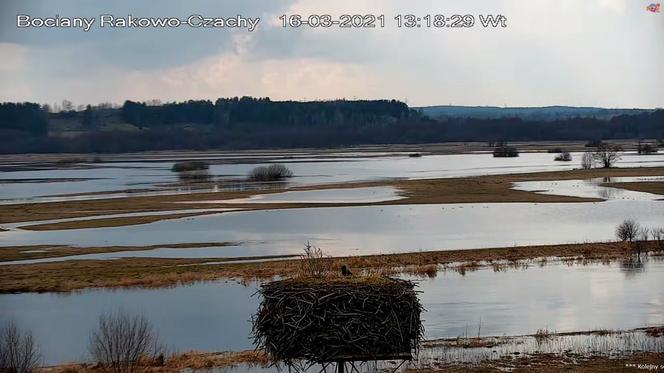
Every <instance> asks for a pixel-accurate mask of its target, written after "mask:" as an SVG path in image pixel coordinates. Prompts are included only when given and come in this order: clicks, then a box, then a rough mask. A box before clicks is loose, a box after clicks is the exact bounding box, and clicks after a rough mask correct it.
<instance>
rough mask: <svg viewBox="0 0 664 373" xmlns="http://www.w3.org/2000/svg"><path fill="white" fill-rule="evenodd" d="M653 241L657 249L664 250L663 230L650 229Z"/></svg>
mask: <svg viewBox="0 0 664 373" xmlns="http://www.w3.org/2000/svg"><path fill="white" fill-rule="evenodd" d="M650 234H651V235H652V239H653V241H655V243H656V244H657V248H658V249H664V228H652V229H650Z"/></svg>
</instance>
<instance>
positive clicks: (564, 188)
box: [514, 176, 664, 201]
mask: <svg viewBox="0 0 664 373" xmlns="http://www.w3.org/2000/svg"><path fill="white" fill-rule="evenodd" d="M635 182H664V177H661V176H648V177H640V176H639V177H605V178H596V179H589V180H556V181H523V182H516V183H514V189H517V190H525V191H528V192H536V193H541V194H553V195H559V196H572V197H582V198H601V199H605V200H623V201H652V200H657V199H661V198H662V196H660V195H657V194H651V193H644V192H635V191H631V190H626V189H622V188H613V187H608V186H603V185H602V184H604V183H635Z"/></svg>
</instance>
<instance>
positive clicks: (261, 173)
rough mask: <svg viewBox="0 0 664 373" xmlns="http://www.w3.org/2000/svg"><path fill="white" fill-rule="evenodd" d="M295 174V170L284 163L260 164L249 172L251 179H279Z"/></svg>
mask: <svg viewBox="0 0 664 373" xmlns="http://www.w3.org/2000/svg"><path fill="white" fill-rule="evenodd" d="M292 176H293V172H292V171H291V170H290V169H288V167H286V166H284V165H282V164H271V165H269V166H267V167H265V166H259V167H256V168H254V169H253V170H251V172H249V180H251V181H279V180H283V179H287V178H289V177H292Z"/></svg>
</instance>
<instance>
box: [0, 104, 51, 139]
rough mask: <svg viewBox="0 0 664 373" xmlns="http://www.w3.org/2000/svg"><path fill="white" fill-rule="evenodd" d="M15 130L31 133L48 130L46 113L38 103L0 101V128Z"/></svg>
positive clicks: (36, 133)
mask: <svg viewBox="0 0 664 373" xmlns="http://www.w3.org/2000/svg"><path fill="white" fill-rule="evenodd" d="M3 129H4V130H16V131H23V132H27V133H29V134H32V135H45V134H46V133H47V132H48V113H47V112H46V110H44V109H43V108H42V107H41V106H39V105H38V104H33V103H30V102H24V103H11V102H6V103H0V130H3Z"/></svg>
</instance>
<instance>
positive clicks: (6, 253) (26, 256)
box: [0, 242, 233, 262]
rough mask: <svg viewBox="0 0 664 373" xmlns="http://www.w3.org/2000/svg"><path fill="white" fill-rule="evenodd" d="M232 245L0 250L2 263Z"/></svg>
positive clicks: (13, 247)
mask: <svg viewBox="0 0 664 373" xmlns="http://www.w3.org/2000/svg"><path fill="white" fill-rule="evenodd" d="M232 244H233V243H230V242H196V243H176V244H170V245H149V246H99V247H74V246H66V245H29V246H6V247H3V248H2V249H1V250H0V262H9V261H15V260H32V259H46V258H59V257H64V256H70V255H83V254H99V253H115V252H119V251H142V250H154V249H159V248H171V249H194V248H201V247H213V246H216V247H219V246H229V245H232ZM34 251H37V252H34Z"/></svg>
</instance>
